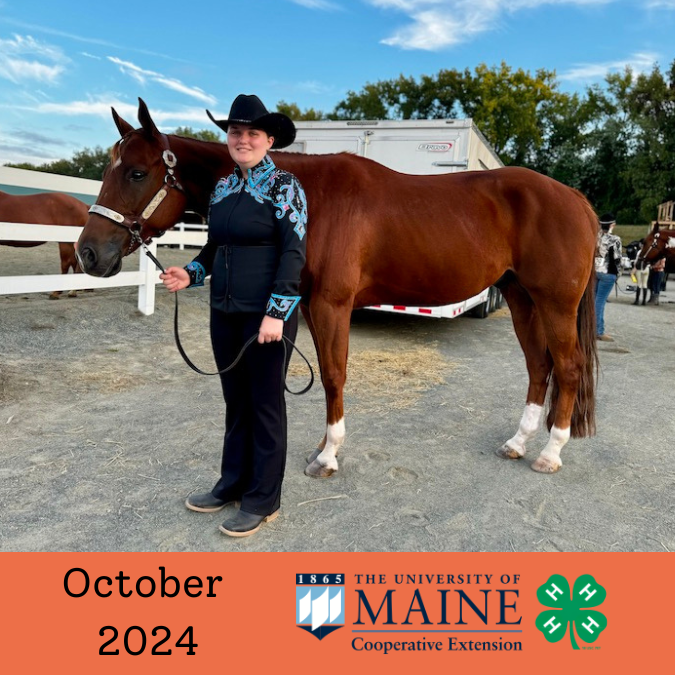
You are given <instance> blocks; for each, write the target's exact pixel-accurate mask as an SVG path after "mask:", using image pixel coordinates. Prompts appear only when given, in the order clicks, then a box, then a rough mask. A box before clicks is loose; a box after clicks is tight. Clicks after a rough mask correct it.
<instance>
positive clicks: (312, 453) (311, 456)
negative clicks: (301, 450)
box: [307, 448, 321, 464]
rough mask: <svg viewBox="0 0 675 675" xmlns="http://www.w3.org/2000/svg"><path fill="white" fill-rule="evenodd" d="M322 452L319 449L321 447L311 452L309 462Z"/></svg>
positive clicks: (308, 456)
mask: <svg viewBox="0 0 675 675" xmlns="http://www.w3.org/2000/svg"><path fill="white" fill-rule="evenodd" d="M320 454H321V450H319V448H317V449H316V450H314V451H313V452H310V453H309V455H307V464H311V463H312V462H313V461H314V460H315V459H316V458H317V457H318V456H319V455H320Z"/></svg>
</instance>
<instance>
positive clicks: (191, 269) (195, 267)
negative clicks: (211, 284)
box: [183, 260, 206, 286]
mask: <svg viewBox="0 0 675 675" xmlns="http://www.w3.org/2000/svg"><path fill="white" fill-rule="evenodd" d="M183 269H184V270H185V271H186V272H187V273H188V274H189V275H190V286H203V285H204V279H205V277H206V270H205V269H204V266H203V265H202V264H201V263H198V262H195V261H194V260H193V261H192V262H191V263H188V264H187V265H185V267H184V268H183Z"/></svg>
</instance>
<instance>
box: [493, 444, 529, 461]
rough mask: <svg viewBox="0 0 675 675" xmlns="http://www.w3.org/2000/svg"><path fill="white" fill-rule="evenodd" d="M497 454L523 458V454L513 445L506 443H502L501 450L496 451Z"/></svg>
mask: <svg viewBox="0 0 675 675" xmlns="http://www.w3.org/2000/svg"><path fill="white" fill-rule="evenodd" d="M496 454H497V456H498V457H501V458H502V459H522V458H523V456H522V455H521V454H520V453H519V452H518V451H517V450H514V449H513V448H512V447H510V446H508V445H507V444H506V443H504V445H502V447H501V448H499V450H497V451H496Z"/></svg>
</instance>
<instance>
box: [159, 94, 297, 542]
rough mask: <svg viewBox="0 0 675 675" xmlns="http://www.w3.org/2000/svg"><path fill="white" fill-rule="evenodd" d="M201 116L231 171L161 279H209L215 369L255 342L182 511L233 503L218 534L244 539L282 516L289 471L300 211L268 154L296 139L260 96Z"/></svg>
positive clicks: (228, 382) (172, 285)
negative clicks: (203, 223) (206, 476)
mask: <svg viewBox="0 0 675 675" xmlns="http://www.w3.org/2000/svg"><path fill="white" fill-rule="evenodd" d="M207 112H208V111H207ZM208 114H209V117H210V118H211V119H212V120H213V121H214V122H215V123H216V124H217V125H218V126H219V127H220V128H221V129H224V130H225V131H226V132H227V147H228V150H229V152H230V155H231V157H232V159H233V160H234V162H235V165H236V166H235V168H234V171H233V173H232V174H230V175H229V176H224V177H223V178H221V179H220V180H219V181H218V183H217V184H216V186H215V189H214V191H213V194H212V196H211V204H210V210H209V218H208V226H209V231H208V241H207V243H206V245H205V246H204V248H203V249H202V250H201V251H200V253H199V254H198V255H197V257H196V258H195V259H194V260H193V261H192V262H191V263H189V264H188V265H187V266H186V267H185V268H179V267H170V268H168V269H167V270H166V274H163V275H161V278H162V281H163V283H164V285H165V286H166V287H167V289H168V290H169V291H172V292H175V291H178V290H180V289H182V288H187V287H188V286H199V285H203V283H204V278H205V277H206V276H208V275H209V274H210V275H211V343H212V347H213V352H214V356H215V360H216V364H217V365H218V369H219V370H221V369H223V368H226V367H227V366H228V365H230V364H231V363H232V362H233V361H234V360H235V358H236V356H237V354H238V353H239V352H240V350H241V349H242V347H243V346H244V344H245V343H246V341H247V340H248V339H249V338H251V337H252V336H253V335H255V334H256V333H257V335H258V337H257V341H255V342H254V343H253V344H252V345H251V346H250V347H249V348H248V349H247V350H246V352H245V353H244V356H243V358H242V360H241V361H240V362H239V363H238V364H237V366H236V367H235V368H234V369H233V370H231V371H229V372H228V373H226V374H224V375H221V382H222V388H223V395H224V398H225V406H226V412H225V442H224V447H223V456H222V463H221V476H220V480H219V481H218V482H217V483H216V485H215V487H214V488H213V489H212V490H211V491H210V492H206V493H202V494H192V495H190V496H189V497H188V498H187V500H186V502H185V504H186V506H187V508H188V509H191V510H193V511H199V512H206V513H209V512H214V511H220V510H221V509H223V508H224V507H225V506H227V505H228V504H230V503H233V502H239V503H240V504H241V505H240V507H239V509H238V510H237V512H236V513H235V515H234V516H232V517H230V518H228V519H227V520H225V522H223V524H222V525H221V526H220V530H221V531H222V532H224V533H225V534H227V535H229V536H232V537H245V536H248V535H251V534H253V533H255V532H257V531H258V530H259V529H260V527H261V526H262V524H263V523H265V522H269V521H271V520H273V519H274V518H276V517H277V515H278V513H279V506H280V498H281V484H282V481H283V476H284V466H285V463H286V403H285V399H284V375H285V369H286V363H285V362H284V349H283V346H282V344H281V341H282V335H286V336H287V337H288V338H289V339H290V340H293V341H294V340H295V335H296V333H297V327H298V316H297V314H298V310H297V305H298V303H299V301H300V272H301V270H302V268H303V266H304V263H305V250H306V236H305V235H306V227H307V204H306V199H305V194H304V191H303V189H302V187H301V185H300V183H299V182H298V180H297V179H296V178H295V176H293V175H292V174H290V173H288V172H286V171H282V170H281V169H278V168H277V167H276V166H275V164H274V162H273V161H272V159H271V158H270V157H269V155H268V154H267V151H268V150H270V149H272V148H283V147H286V146H288V145H290V144H291V143H292V142H293V140H294V139H295V126H294V124H293V122H292V121H291V120H290V119H289V118H288V117H286V115H282V114H280V113H269V112H268V111H267V109H266V108H265V106H264V105H263V103H262V101H261V100H260V99H259V98H258V97H257V96H246V95H243V94H242V95H240V96H238V97H237V98H236V99H235V100H234V102H233V104H232V108H231V110H230V115H229V117H228V119H226V120H215V119H214V118H213V116H212V115H211V113H208ZM289 349H290V348H289ZM289 354H290V351H289Z"/></svg>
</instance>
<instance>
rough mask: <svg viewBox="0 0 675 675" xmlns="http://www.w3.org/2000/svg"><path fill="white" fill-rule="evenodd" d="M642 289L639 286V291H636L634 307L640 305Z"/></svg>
mask: <svg viewBox="0 0 675 675" xmlns="http://www.w3.org/2000/svg"><path fill="white" fill-rule="evenodd" d="M640 290H641V289H640V287H639V286H638V288H637V290H636V291H635V302H633V304H634V305H639V304H640Z"/></svg>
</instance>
